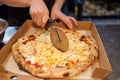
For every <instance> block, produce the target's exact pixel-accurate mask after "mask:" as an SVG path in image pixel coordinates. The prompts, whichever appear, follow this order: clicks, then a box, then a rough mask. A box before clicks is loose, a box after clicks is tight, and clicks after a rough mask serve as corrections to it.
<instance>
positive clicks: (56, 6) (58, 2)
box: [53, 0, 65, 10]
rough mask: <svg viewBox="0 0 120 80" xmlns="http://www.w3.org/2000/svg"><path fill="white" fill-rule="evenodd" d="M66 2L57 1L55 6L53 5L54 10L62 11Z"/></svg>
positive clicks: (62, 0)
mask: <svg viewBox="0 0 120 80" xmlns="http://www.w3.org/2000/svg"><path fill="white" fill-rule="evenodd" d="M64 1H65V0H55V4H54V5H53V9H56V10H61V8H62V6H63V3H64Z"/></svg>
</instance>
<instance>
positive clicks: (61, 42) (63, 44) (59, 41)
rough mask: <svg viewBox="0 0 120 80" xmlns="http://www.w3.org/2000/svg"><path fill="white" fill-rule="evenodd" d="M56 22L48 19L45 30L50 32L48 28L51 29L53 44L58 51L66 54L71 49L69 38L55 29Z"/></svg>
mask: <svg viewBox="0 0 120 80" xmlns="http://www.w3.org/2000/svg"><path fill="white" fill-rule="evenodd" d="M54 22H55V20H53V19H48V21H47V24H46V26H45V30H48V28H50V39H51V42H52V44H53V45H54V47H56V48H57V49H58V50H60V51H62V52H65V51H67V50H68V48H69V41H68V38H67V36H66V35H65V33H64V32H63V31H62V30H61V29H59V28H58V27H55V25H54Z"/></svg>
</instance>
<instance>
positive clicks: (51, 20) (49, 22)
mask: <svg viewBox="0 0 120 80" xmlns="http://www.w3.org/2000/svg"><path fill="white" fill-rule="evenodd" d="M54 22H55V20H53V19H48V21H47V23H46V25H45V30H48V28H49V27H50V26H51V25H52V24H53V23H54Z"/></svg>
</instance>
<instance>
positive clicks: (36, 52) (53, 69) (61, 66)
mask: <svg viewBox="0 0 120 80" xmlns="http://www.w3.org/2000/svg"><path fill="white" fill-rule="evenodd" d="M60 29H62V30H63V31H64V33H65V34H66V36H67V37H68V40H69V49H68V51H66V52H61V51H60V50H58V49H56V48H55V47H54V46H53V44H52V43H51V40H50V30H47V31H46V30H44V29H40V31H36V32H35V33H34V34H30V35H27V36H24V37H21V38H19V39H18V41H17V42H16V43H15V44H13V46H12V52H13V57H14V59H15V61H16V62H17V64H18V65H19V66H20V67H22V69H24V70H25V71H27V72H28V73H30V74H32V75H33V76H36V77H43V78H65V77H70V76H74V75H76V74H79V73H80V72H82V71H84V70H86V69H87V67H88V66H90V65H91V64H92V63H93V61H94V60H95V59H96V58H97V56H98V52H97V50H98V46H97V44H96V41H95V40H94V39H93V38H92V37H91V36H85V35H82V34H80V32H78V31H75V32H73V31H71V30H67V29H63V28H60Z"/></svg>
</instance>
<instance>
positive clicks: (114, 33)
mask: <svg viewBox="0 0 120 80" xmlns="http://www.w3.org/2000/svg"><path fill="white" fill-rule="evenodd" d="M24 9H25V8H12V7H8V6H6V5H2V6H0V18H3V19H6V20H8V22H9V29H7V30H6V34H5V37H6V38H4V40H3V42H4V41H6V42H7V41H8V40H9V39H10V38H11V36H12V35H13V34H14V33H15V32H16V28H14V27H13V26H20V25H22V24H23V22H24V21H25V19H24V17H28V18H29V17H30V16H29V15H27V14H26V13H28V12H29V11H25V10H24ZM27 10H29V9H28V8H27ZM62 11H63V12H64V13H65V14H66V15H69V16H73V17H74V18H75V19H76V20H78V21H91V22H93V23H94V24H95V25H96V28H97V30H98V32H99V34H100V37H101V39H102V42H103V45H104V47H105V50H106V53H107V55H108V58H109V61H110V63H111V67H112V72H111V73H110V75H109V76H108V77H107V78H106V80H120V61H119V59H120V41H119V40H120V0H66V1H65V3H64V5H63V8H62ZM15 12H18V13H21V14H19V15H17V14H16V13H15ZM22 14H25V15H24V16H23V15H22ZM14 17H16V18H14ZM17 18H21V19H17ZM8 38H9V39H8ZM6 42H5V43H6Z"/></svg>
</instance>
